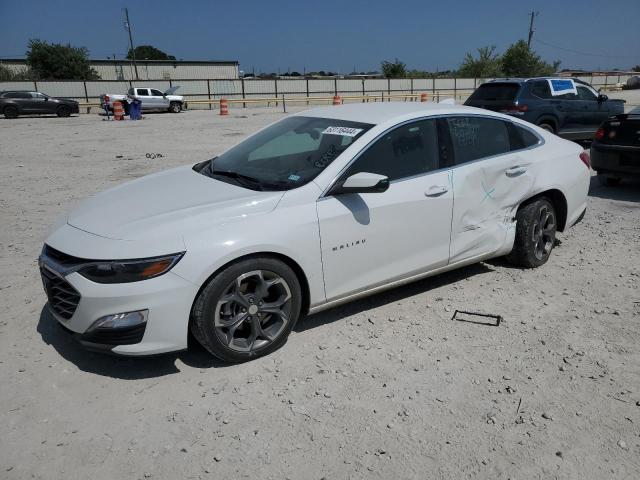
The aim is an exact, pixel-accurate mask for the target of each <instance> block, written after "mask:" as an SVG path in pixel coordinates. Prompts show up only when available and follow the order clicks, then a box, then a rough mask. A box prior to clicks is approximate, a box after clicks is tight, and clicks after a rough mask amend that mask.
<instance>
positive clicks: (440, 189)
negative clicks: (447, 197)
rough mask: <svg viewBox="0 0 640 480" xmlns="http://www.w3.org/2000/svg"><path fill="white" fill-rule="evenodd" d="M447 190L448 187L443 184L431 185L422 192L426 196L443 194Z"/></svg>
mask: <svg viewBox="0 0 640 480" xmlns="http://www.w3.org/2000/svg"><path fill="white" fill-rule="evenodd" d="M448 191H449V189H448V188H447V187H445V186H444V185H432V186H430V187H429V189H428V190H427V191H426V192H424V194H425V196H427V197H439V196H440V195H443V194H445V193H447V192H448Z"/></svg>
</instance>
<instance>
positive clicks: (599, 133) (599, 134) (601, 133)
mask: <svg viewBox="0 0 640 480" xmlns="http://www.w3.org/2000/svg"><path fill="white" fill-rule="evenodd" d="M603 138H604V128H602V127H600V128H599V129H598V130H597V131H596V134H595V139H596V140H602V139H603Z"/></svg>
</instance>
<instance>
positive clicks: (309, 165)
mask: <svg viewBox="0 0 640 480" xmlns="http://www.w3.org/2000/svg"><path fill="white" fill-rule="evenodd" d="M372 126H373V125H370V124H367V123H359V122H348V121H344V120H334V119H329V118H315V117H301V116H294V117H288V118H285V119H283V120H281V121H279V122H277V123H275V124H273V125H271V126H270V127H267V128H265V129H264V130H262V131H260V132H258V133H256V134H255V135H252V136H251V137H249V138H247V139H246V140H244V141H243V142H241V143H239V144H238V145H236V146H235V147H233V148H231V149H230V150H227V151H226V152H225V153H223V154H222V155H220V156H219V157H216V158H214V159H212V160H207V161H206V162H203V163H200V164H198V165H196V166H195V167H194V169H195V170H196V171H198V172H200V173H202V174H203V175H206V176H208V177H212V178H215V179H217V180H221V181H224V182H228V183H234V184H236V185H240V186H242V187H245V188H250V189H252V190H290V189H292V188H297V187H300V186H302V185H304V184H306V183H308V182H310V181H311V180H313V179H314V178H315V177H316V176H318V174H319V173H320V172H322V171H323V170H324V169H325V168H326V167H327V166H328V165H329V164H330V163H331V162H333V161H334V160H335V159H336V158H337V157H338V155H340V154H341V153H342V152H343V151H345V150H346V149H347V147H349V145H351V144H352V143H353V142H354V141H356V140H357V139H358V138H359V137H360V136H362V135H363V134H364V133H365V132H366V131H367V130H369V129H370V128H371V127H372Z"/></svg>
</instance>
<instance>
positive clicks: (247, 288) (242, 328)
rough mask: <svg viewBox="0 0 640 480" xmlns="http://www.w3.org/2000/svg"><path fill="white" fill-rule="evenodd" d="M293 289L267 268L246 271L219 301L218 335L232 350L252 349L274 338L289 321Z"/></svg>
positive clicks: (216, 310) (216, 315)
mask: <svg viewBox="0 0 640 480" xmlns="http://www.w3.org/2000/svg"><path fill="white" fill-rule="evenodd" d="M290 315H291V289H290V288H289V285H288V284H287V282H286V281H285V280H284V279H283V278H282V277H280V276H279V275H277V274H275V273H274V272H271V271H268V270H254V271H251V272H247V273H244V274H242V275H240V276H239V277H237V278H236V279H235V280H234V281H233V282H231V283H230V284H229V285H228V287H227V288H226V289H225V291H224V293H223V295H222V296H221V297H220V299H219V300H218V302H217V304H216V309H215V313H214V326H215V331H216V335H217V336H218V338H220V340H221V341H222V342H223V343H224V344H225V345H226V346H227V347H228V348H230V349H231V350H234V351H236V352H245V353H246V352H252V351H254V350H256V349H260V348H263V347H265V346H267V345H268V344H270V343H272V342H273V341H275V340H276V339H277V338H278V337H279V335H280V333H282V332H283V330H284V329H285V327H286V326H287V324H288V323H289V319H290Z"/></svg>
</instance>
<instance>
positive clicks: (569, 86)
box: [547, 79, 578, 97]
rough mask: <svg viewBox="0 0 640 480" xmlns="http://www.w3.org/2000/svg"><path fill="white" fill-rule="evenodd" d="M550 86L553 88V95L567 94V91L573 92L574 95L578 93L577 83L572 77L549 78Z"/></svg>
mask: <svg viewBox="0 0 640 480" xmlns="http://www.w3.org/2000/svg"><path fill="white" fill-rule="evenodd" d="M547 82H549V88H550V89H551V95H553V96H554V97H557V96H558V95H565V94H567V93H573V94H574V95H577V94H578V91H577V90H576V84H575V82H574V81H573V80H571V79H566V80H565V79H562V80H559V79H549V80H547Z"/></svg>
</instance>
